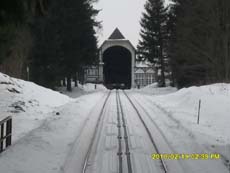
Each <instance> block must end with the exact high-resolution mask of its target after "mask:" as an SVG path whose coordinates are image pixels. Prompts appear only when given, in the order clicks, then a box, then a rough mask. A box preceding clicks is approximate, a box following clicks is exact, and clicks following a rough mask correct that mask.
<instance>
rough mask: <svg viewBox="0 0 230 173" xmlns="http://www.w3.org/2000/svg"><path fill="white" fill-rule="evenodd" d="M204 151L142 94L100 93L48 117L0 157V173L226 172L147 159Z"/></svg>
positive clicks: (217, 166) (202, 164)
mask: <svg viewBox="0 0 230 173" xmlns="http://www.w3.org/2000/svg"><path fill="white" fill-rule="evenodd" d="M56 112H59V114H56ZM208 152H209V151H207V150H206V149H205V148H203V147H202V146H200V145H199V144H198V143H197V142H196V141H195V140H194V138H193V135H192V133H191V132H190V131H189V130H188V129H186V128H184V127H183V126H182V125H181V124H179V123H178V122H177V121H175V120H174V119H172V118H170V116H168V115H167V112H165V111H164V110H163V109H162V108H160V107H158V106H157V105H156V104H155V103H154V102H152V101H151V100H150V99H149V98H148V97H147V96H146V95H143V94H140V93H137V92H133V91H127V93H126V94H125V93H124V92H123V91H115V90H113V91H102V92H97V93H93V94H89V95H87V96H83V97H80V98H78V99H76V101H73V102H71V103H68V104H66V105H64V106H61V107H59V108H58V109H57V110H56V111H55V112H53V113H51V116H49V118H47V119H46V120H45V121H44V123H42V124H41V126H39V127H38V128H36V129H34V130H32V131H31V132H30V133H29V134H27V135H25V136H24V137H23V138H21V139H20V140H18V141H17V142H16V143H14V144H13V146H12V147H10V148H9V149H7V151H5V152H4V153H2V154H1V155H0V172H4V173H17V172H18V173H19V172H21V173H31V172H33V173H41V172H44V173H83V172H85V173H150V172H151V173H152V172H153V173H155V172H156V173H164V172H167V173H182V172H184V173H193V172H199V173H217V172H220V173H229V171H228V169H227V166H224V162H223V160H221V159H219V160H192V159H187V160H182V159H180V160H166V159H165V160H160V159H156V160H153V159H152V158H151V155H152V154H154V153H162V154H164V153H165V154H171V153H172V154H176V153H181V154H182V153H184V154H186V153H188V154H192V153H208Z"/></svg>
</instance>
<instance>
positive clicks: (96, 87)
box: [58, 83, 106, 98]
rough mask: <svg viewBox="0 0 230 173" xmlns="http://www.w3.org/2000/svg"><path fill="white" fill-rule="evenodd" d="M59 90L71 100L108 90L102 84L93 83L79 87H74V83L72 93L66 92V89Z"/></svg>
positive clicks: (79, 85)
mask: <svg viewBox="0 0 230 173" xmlns="http://www.w3.org/2000/svg"><path fill="white" fill-rule="evenodd" d="M58 90H59V91H60V92H61V93H63V94H65V95H67V96H69V97H71V98H77V97H79V96H82V95H85V94H91V93H93V92H98V91H105V90H106V88H105V86H104V85H102V84H93V83H86V84H84V85H81V84H78V87H74V83H72V92H68V91H66V87H60V88H58Z"/></svg>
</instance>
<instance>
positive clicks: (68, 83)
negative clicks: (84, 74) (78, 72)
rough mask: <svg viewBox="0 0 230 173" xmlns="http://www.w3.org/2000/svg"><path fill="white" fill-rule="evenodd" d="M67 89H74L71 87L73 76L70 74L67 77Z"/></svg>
mask: <svg viewBox="0 0 230 173" xmlns="http://www.w3.org/2000/svg"><path fill="white" fill-rule="evenodd" d="M66 89H67V91H72V87H71V76H70V75H68V77H67V86H66Z"/></svg>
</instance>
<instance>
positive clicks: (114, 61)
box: [103, 46, 132, 89]
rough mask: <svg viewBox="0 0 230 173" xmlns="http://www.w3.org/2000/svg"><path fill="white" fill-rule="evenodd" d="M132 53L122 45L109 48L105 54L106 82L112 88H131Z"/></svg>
mask: <svg viewBox="0 0 230 173" xmlns="http://www.w3.org/2000/svg"><path fill="white" fill-rule="evenodd" d="M131 61H132V58H131V53H130V51H129V50H128V49H126V48H124V47H121V46H113V47H110V48H108V49H107V50H106V51H105V52H104V54H103V62H104V70H103V71H104V82H105V86H106V87H107V88H109V89H111V88H125V89H130V88H131Z"/></svg>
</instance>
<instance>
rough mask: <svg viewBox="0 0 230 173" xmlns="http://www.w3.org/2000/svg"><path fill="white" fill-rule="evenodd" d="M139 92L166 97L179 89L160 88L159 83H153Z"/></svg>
mask: <svg viewBox="0 0 230 173" xmlns="http://www.w3.org/2000/svg"><path fill="white" fill-rule="evenodd" d="M135 90H136V89H135ZM137 91H140V92H142V93H145V94H150V95H164V94H169V93H173V92H175V91H177V89H176V88H174V87H170V86H167V87H163V88H159V87H158V84H157V83H153V84H150V85H148V86H146V87H144V88H141V89H140V90H137Z"/></svg>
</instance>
